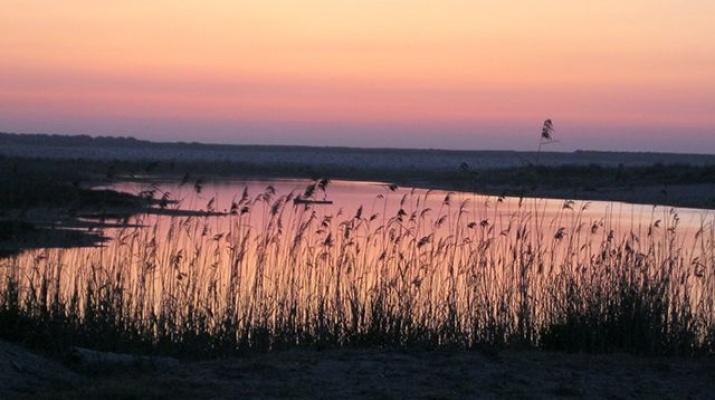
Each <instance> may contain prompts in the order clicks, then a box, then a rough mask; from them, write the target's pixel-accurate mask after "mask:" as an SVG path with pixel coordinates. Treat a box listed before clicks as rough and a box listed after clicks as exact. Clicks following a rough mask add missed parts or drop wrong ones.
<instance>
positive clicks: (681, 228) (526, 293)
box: [6, 180, 715, 345]
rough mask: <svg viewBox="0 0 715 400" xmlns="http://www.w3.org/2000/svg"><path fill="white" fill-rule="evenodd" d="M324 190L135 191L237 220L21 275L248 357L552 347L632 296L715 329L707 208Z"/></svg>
mask: <svg viewBox="0 0 715 400" xmlns="http://www.w3.org/2000/svg"><path fill="white" fill-rule="evenodd" d="M310 184H311V182H306V181H294V180H289V181H280V180H275V181H250V182H221V183H202V184H201V185H200V186H197V185H180V184H178V183H171V182H166V183H155V184H152V185H146V184H124V185H122V186H121V187H120V189H123V190H127V191H131V192H135V193H136V192H139V191H147V190H153V191H154V195H155V196H157V197H165V198H167V199H175V200H176V203H173V202H167V203H166V204H165V206H166V207H167V208H170V209H177V210H178V209H189V210H202V211H208V212H219V213H222V214H221V215H210V216H195V215H180V214H177V215H174V216H167V215H142V216H137V217H136V221H134V222H135V223H136V224H138V225H142V226H144V227H145V228H126V229H118V230H111V231H110V232H108V233H109V234H110V236H113V237H114V240H113V241H112V242H111V243H109V244H108V245H107V246H105V247H103V248H99V249H86V248H84V249H73V250H46V251H41V252H28V253H27V254H26V255H24V256H22V257H19V258H16V259H14V260H12V261H11V264H7V265H6V267H7V268H6V271H8V272H7V273H8V274H10V275H12V276H13V277H14V279H17V278H19V277H22V279H26V280H27V282H26V283H25V286H26V287H30V288H32V287H44V288H45V289H46V292H45V295H46V296H56V297H57V298H61V299H66V301H67V302H68V303H69V302H70V300H71V299H78V298H79V299H87V300H86V301H87V303H85V304H84V305H83V306H82V307H84V309H90V308H91V304H94V303H96V302H101V301H109V302H110V303H112V307H116V309H118V310H121V315H123V316H125V317H126V318H129V320H130V321H131V323H133V324H138V325H140V326H142V327H143V328H142V329H149V330H150V331H152V332H161V331H162V330H163V329H169V330H171V329H185V328H186V327H189V328H186V329H194V330H202V329H203V330H207V331H211V332H217V331H221V332H223V331H222V329H223V330H225V329H229V331H230V332H232V333H231V334H230V335H233V337H234V339H235V340H245V341H247V343H249V345H250V343H251V341H252V340H257V339H255V337H256V336H255V335H257V334H256V333H255V330H256V329H259V330H261V331H265V332H268V337H269V338H270V340H269V341H275V342H279V341H287V342H290V343H298V342H301V341H311V340H315V338H316V337H324V336H325V337H330V338H332V339H331V340H333V341H336V342H338V343H347V342H350V341H352V340H357V339H355V338H356V337H362V335H367V334H369V333H370V332H380V334H381V335H387V336H389V337H393V338H396V340H397V341H398V342H401V341H410V340H417V339H415V338H416V337H422V336H424V337H423V338H422V339H424V340H427V339H429V340H432V341H436V342H439V343H451V342H458V343H461V344H464V345H469V344H474V343H479V342H482V341H490V342H500V341H502V342H503V341H507V340H510V338H512V337H515V336H517V337H519V338H520V340H525V341H527V342H530V343H537V342H539V341H543V340H545V339H544V338H545V337H548V334H549V332H551V331H550V329H551V327H552V326H554V325H558V324H562V323H564V321H565V318H566V317H567V316H569V315H573V314H576V315H581V314H587V313H595V314H598V313H609V312H610V313H612V312H614V311H613V309H614V307H621V306H623V301H624V300H623V298H622V297H623V292H622V290H623V288H628V290H633V291H635V293H641V292H642V293H641V294H642V295H643V296H645V297H644V298H642V299H640V301H643V302H645V303H644V304H646V305H648V304H650V303H648V302H651V301H652V302H653V307H654V309H657V310H660V308H658V307H660V306H659V305H658V304H659V303H658V304H656V303H657V302H659V301H663V300H665V301H666V304H665V308H664V311H663V312H665V313H666V314H668V315H671V314H672V315H676V314H678V313H680V312H685V311H683V310H687V313H686V314H688V315H689V316H688V318H691V317H692V318H696V319H697V320H698V324H699V325H698V328H697V329H699V331H698V332H697V333H698V334H699V335H701V336H703V337H704V336H705V335H706V333H705V332H706V331H707V330H708V329H711V328H712V327H713V326H714V324H713V322H714V321H715V301H713V293H715V271H714V268H713V238H714V237H715V230H714V228H713V221H712V216H711V215H709V214H708V213H707V212H705V211H700V210H683V209H681V210H677V211H676V210H673V209H669V208H664V207H645V206H635V205H626V204H619V203H599V202H571V201H565V200H562V201H556V200H539V199H519V198H498V197H487V196H481V195H477V194H468V193H451V192H443V191H427V190H413V189H405V188H394V187H392V188H391V187H387V186H385V185H382V184H375V183H367V182H332V183H331V184H330V185H329V186H328V188H327V189H326V190H325V191H324V192H323V191H318V192H317V193H316V194H315V196H317V198H319V199H329V200H331V201H332V204H320V205H316V204H295V203H294V202H293V200H294V199H295V198H296V197H297V196H298V195H301V194H303V195H304V194H305V189H306V186H307V185H310ZM47 282H55V283H56V284H54V285H51V286H50V287H49V288H48V287H47ZM639 291H640V292H639ZM116 293H120V294H121V295H116ZM28 295H30V294H28ZM92 296H100V297H98V298H97V299H94V300H92ZM101 296H107V297H106V298H103V297H101ZM93 302H94V303H93ZM658 312H660V311H658ZM569 313H570V314H569ZM691 314H692V315H691ZM678 315H679V314H678ZM161 321H171V324H172V325H171V327H167V326H164V325H161V324H162V323H166V322H161ZM227 327H228V328H227ZM252 332H253V333H252ZM242 335H243V336H242ZM252 335H253V336H252ZM420 335H422V336H420ZM241 338H242V339H241ZM425 338H426V339H425ZM422 339H420V340H422Z"/></svg>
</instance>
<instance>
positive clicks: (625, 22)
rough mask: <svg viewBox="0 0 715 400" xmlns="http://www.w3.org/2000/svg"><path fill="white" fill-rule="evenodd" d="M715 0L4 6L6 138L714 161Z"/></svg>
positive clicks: (266, 0)
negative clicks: (546, 124) (548, 128)
mask: <svg viewBox="0 0 715 400" xmlns="http://www.w3.org/2000/svg"><path fill="white" fill-rule="evenodd" d="M714 15H715V2H714V1H712V0H685V1H683V0H680V1H675V0H663V1H652V0H649V1H646V0H628V1H615V0H599V1H596V0H583V1H573V0H542V1H531V0H521V1H519V0H511V1H510V0H505V1H481V0H440V1H437V0H381V1H376V0H302V1H296V0H203V1H198V0H184V1H182V0H172V1H168V0H153V1H146V0H142V1H138V0H123V1H97V0H64V1H54V0H52V1H48V0H3V1H2V2H0V51H1V53H0V54H1V55H2V62H1V63H0V131H4V132H26V133H35V132H38V133H39V132H42V133H62V134H90V135H112V136H115V135H116V136H119V135H122V136H135V137H137V138H142V139H149V140H157V141H202V142H213V143H236V144H296V145H320V146H360V147H408V148H446V149H466V150H480V149H506V150H535V149H536V147H537V144H538V139H539V133H540V130H541V124H542V122H543V121H544V119H546V118H551V119H552V120H553V121H554V126H555V128H556V133H555V136H556V138H557V139H559V142H558V143H556V144H552V145H550V146H549V147H547V149H549V150H554V151H572V150H577V149H584V150H586V149H593V150H614V151H615V150H625V151H673V152H698V153H715V72H714V71H715V23H713V16H714Z"/></svg>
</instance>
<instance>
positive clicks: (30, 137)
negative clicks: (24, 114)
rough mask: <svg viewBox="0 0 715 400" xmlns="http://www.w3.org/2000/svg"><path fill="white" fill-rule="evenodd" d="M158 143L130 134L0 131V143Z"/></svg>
mask: <svg viewBox="0 0 715 400" xmlns="http://www.w3.org/2000/svg"><path fill="white" fill-rule="evenodd" d="M146 144H158V143H151V142H147V141H143V140H138V139H136V138H134V137H131V136H97V137H92V136H89V135H57V134H46V133H7V132H0V145H43V146H82V147H85V146H86V147H100V146H113V147H117V146H118V147H135V146H138V145H146Z"/></svg>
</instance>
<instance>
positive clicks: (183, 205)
mask: <svg viewBox="0 0 715 400" xmlns="http://www.w3.org/2000/svg"><path fill="white" fill-rule="evenodd" d="M311 183H312V182H310V181H305V180H252V181H222V182H209V183H202V184H201V185H200V188H198V190H197V187H195V186H194V185H193V184H183V185H181V184H178V183H176V182H160V183H154V184H146V183H124V184H121V185H118V186H115V188H116V189H118V190H121V191H126V192H130V193H139V192H141V191H147V190H152V191H154V192H155V197H157V198H160V197H161V196H162V195H166V196H167V197H168V198H170V199H172V200H175V201H176V203H175V204H171V205H169V206H168V208H170V209H186V210H202V211H206V210H207V209H209V208H210V209H211V210H213V211H216V212H225V213H226V212H229V211H230V209H231V204H232V203H233V202H235V201H237V200H238V199H240V198H241V196H242V195H243V193H244V191H246V192H247V193H248V196H249V198H251V199H254V200H255V199H257V198H258V197H260V196H261V195H263V194H264V193H265V192H266V189H267V188H273V189H275V194H272V195H271V200H276V199H277V198H279V197H280V196H282V195H288V194H291V195H292V197H295V196H297V195H302V194H303V193H304V192H305V189H306V188H307V187H308V186H309V185H310V184H311ZM447 197H449V200H448V201H447V202H445V199H446V198H447ZM312 198H314V199H317V200H323V199H327V200H330V201H332V204H315V205H310V206H303V205H300V206H292V205H291V208H293V211H296V212H301V211H302V212H304V211H305V210H310V211H311V212H315V213H317V214H319V215H332V216H334V217H336V218H340V217H344V218H349V217H351V216H353V215H354V214H355V213H356V212H357V210H358V209H359V208H362V212H363V214H364V215H367V216H374V215H377V217H378V218H381V219H382V218H384V219H389V218H391V217H394V216H395V215H396V214H397V212H398V211H399V210H400V209H403V210H404V211H405V212H406V213H408V214H409V213H412V212H414V211H417V210H419V211H423V210H425V209H429V211H428V214H429V215H432V216H433V217H435V216H437V214H439V213H441V214H439V215H438V216H437V218H439V217H441V216H443V215H445V214H450V211H455V210H458V209H460V207H461V208H462V209H463V210H462V213H461V214H462V215H461V218H460V220H461V222H462V223H464V224H469V223H470V222H482V221H485V220H486V221H488V222H489V223H490V224H492V225H494V224H497V223H498V224H506V226H503V227H501V228H507V227H508V224H509V221H510V220H512V219H513V218H515V215H514V214H515V213H518V212H527V213H530V214H532V215H531V217H532V218H533V219H534V224H536V223H539V224H540V225H541V226H549V227H556V228H557V229H560V228H561V227H563V228H565V230H564V233H574V232H571V229H573V228H577V227H578V225H579V224H589V226H593V224H599V226H608V227H609V228H612V229H614V234H616V235H618V234H620V235H626V234H630V233H638V232H641V231H643V230H647V229H648V228H649V227H651V226H653V227H654V229H655V230H657V229H658V228H661V227H664V228H665V229H667V228H672V227H673V225H674V224H676V220H677V228H678V229H679V230H680V231H681V232H682V233H683V234H686V233H694V232H696V231H697V230H698V229H700V228H702V227H706V228H708V227H710V226H711V225H712V224H713V219H714V216H713V213H712V211H711V210H704V209H692V208H673V207H668V206H651V205H635V204H627V203H619V202H603V201H570V200H567V199H533V198H524V199H519V198H514V197H502V198H499V197H496V196H484V195H479V194H475V193H461V192H447V191H442V190H425V189H411V188H401V187H398V188H396V189H395V190H392V189H390V188H389V187H388V185H386V184H384V183H376V182H352V181H331V182H330V183H329V184H328V185H327V188H326V190H325V191H322V190H320V189H316V190H315V194H314V195H313V196H312ZM289 203H290V202H289ZM291 204H292V203H291ZM259 208H260V207H259ZM408 217H409V216H408ZM453 217H454V216H453V215H450V216H449V218H448V220H447V221H446V223H445V224H444V225H447V226H453V224H455V223H456V221H455V218H453ZM145 219H146V217H145ZM574 223H577V225H576V226H574V225H573V224H574ZM218 224H221V222H218ZM444 233H445V234H449V232H448V231H445V232H444Z"/></svg>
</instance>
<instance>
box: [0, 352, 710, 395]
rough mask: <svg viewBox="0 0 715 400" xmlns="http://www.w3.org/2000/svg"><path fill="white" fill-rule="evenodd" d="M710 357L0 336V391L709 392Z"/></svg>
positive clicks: (139, 392)
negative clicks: (62, 350) (132, 351)
mask: <svg viewBox="0 0 715 400" xmlns="http://www.w3.org/2000/svg"><path fill="white" fill-rule="evenodd" d="M714 368H715V360H712V359H694V360H693V359H678V358H667V359H664V358H635V357H631V356H626V355H620V354H615V355H583V354H561V353H542V352H535V351H509V352H503V353H499V354H490V355H485V354H481V353H477V352H471V353H464V352H460V353H457V352H413V353H409V352H408V353H406V352H395V351H380V350H369V349H368V350H328V351H317V350H292V351H283V352H277V353H268V354H253V355H247V356H244V357H238V358H231V359H224V360H214V361H204V362H187V363H180V362H178V361H176V360H172V359H154V360H151V359H149V360H147V359H139V358H136V357H129V358H127V357H123V356H121V355H113V354H106V353H90V355H85V358H81V357H79V356H78V357H77V358H75V359H74V360H72V361H67V362H65V364H64V365H62V364H59V363H56V362H53V361H49V360H47V359H45V358H42V357H39V356H36V355H34V354H31V353H28V352H27V351H25V350H23V349H22V348H19V347H17V346H14V345H10V344H7V343H2V342H0V398H2V399H187V400H188V399H673V400H675V399H712V398H713V394H714V393H715V380H714V379H713V369H714Z"/></svg>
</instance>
